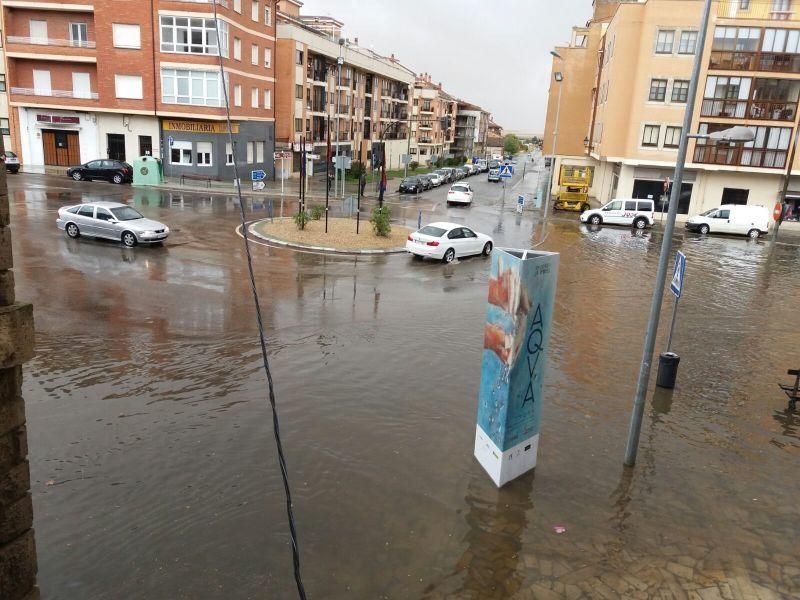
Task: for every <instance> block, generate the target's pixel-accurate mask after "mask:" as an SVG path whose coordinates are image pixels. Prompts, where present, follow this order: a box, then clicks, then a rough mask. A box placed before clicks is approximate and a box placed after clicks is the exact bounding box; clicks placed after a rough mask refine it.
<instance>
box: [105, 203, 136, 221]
mask: <svg viewBox="0 0 800 600" xmlns="http://www.w3.org/2000/svg"><path fill="white" fill-rule="evenodd" d="M111 212H112V213H113V214H114V218H115V219H116V220H117V221H133V220H135V219H144V217H143V216H142V215H141V214H140V213H139V212H138V211H136V210H134V209H132V208H131V207H130V206H120V207H119V208H112V209H111Z"/></svg>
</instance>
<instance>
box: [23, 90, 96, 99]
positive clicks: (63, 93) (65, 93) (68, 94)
mask: <svg viewBox="0 0 800 600" xmlns="http://www.w3.org/2000/svg"><path fill="white" fill-rule="evenodd" d="M15 94H16V95H17V96H46V97H50V98H75V99H76V100H97V99H98V97H99V96H98V95H97V92H75V91H73V90H41V89H40V90H37V89H34V88H21V87H12V88H11V95H12V96H13V95H15Z"/></svg>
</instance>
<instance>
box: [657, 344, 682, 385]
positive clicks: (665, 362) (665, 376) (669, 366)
mask: <svg viewBox="0 0 800 600" xmlns="http://www.w3.org/2000/svg"><path fill="white" fill-rule="evenodd" d="M680 362H681V357H680V356H678V355H677V354H675V353H674V352H662V353H661V354H659V355H658V377H656V385H657V386H658V387H662V388H669V389H672V388H674V387H675V380H676V379H677V378H678V364H679V363H680Z"/></svg>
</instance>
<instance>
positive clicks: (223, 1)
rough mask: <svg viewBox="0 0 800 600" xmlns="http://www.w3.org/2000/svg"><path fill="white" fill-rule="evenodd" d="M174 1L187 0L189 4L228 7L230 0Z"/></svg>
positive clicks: (177, 0)
mask: <svg viewBox="0 0 800 600" xmlns="http://www.w3.org/2000/svg"><path fill="white" fill-rule="evenodd" d="M173 2H186V3H188V4H216V5H217V6H223V7H225V8H228V0H173Z"/></svg>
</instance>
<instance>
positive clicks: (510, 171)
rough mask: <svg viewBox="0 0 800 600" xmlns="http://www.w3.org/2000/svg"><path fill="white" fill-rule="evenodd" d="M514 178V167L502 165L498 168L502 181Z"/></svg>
mask: <svg viewBox="0 0 800 600" xmlns="http://www.w3.org/2000/svg"><path fill="white" fill-rule="evenodd" d="M513 176H514V167H513V166H511V165H502V166H501V167H500V177H501V178H502V179H511V178H512V177H513Z"/></svg>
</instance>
